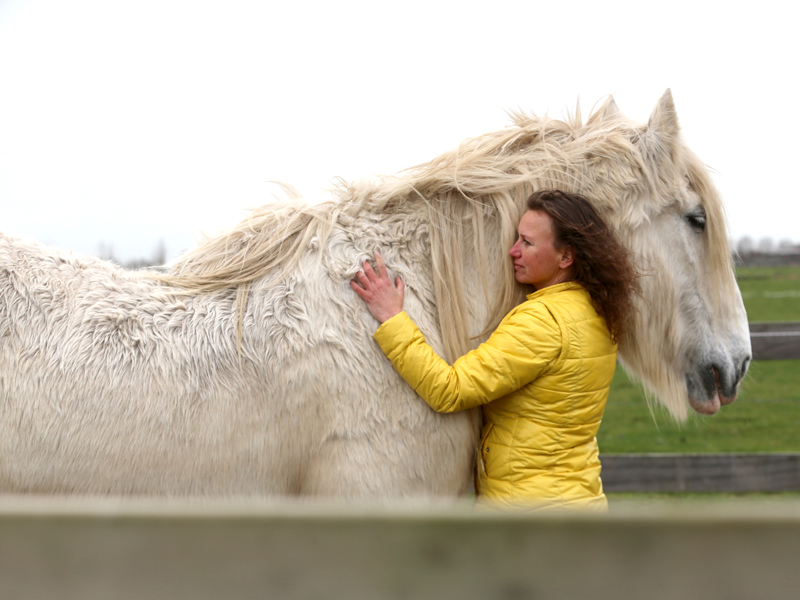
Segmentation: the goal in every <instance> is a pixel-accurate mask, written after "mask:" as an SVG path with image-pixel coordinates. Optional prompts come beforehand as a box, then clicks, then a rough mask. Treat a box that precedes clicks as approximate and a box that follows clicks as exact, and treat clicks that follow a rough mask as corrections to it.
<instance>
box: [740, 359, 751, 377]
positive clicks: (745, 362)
mask: <svg viewBox="0 0 800 600" xmlns="http://www.w3.org/2000/svg"><path fill="white" fill-rule="evenodd" d="M749 366H750V357H749V356H746V357H745V359H744V360H743V361H742V366H741V368H740V369H739V379H741V378H742V377H744V375H745V373H747V367H749Z"/></svg>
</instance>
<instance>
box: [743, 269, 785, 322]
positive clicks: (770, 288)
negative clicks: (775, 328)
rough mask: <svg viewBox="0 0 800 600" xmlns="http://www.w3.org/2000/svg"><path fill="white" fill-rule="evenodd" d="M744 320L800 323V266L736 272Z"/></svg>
mask: <svg viewBox="0 0 800 600" xmlns="http://www.w3.org/2000/svg"><path fill="white" fill-rule="evenodd" d="M736 279H737V281H738V282H739V289H740V290H741V291H742V298H743V299H744V306H745V308H746V309H747V319H748V320H749V321H750V322H751V323H756V322H761V321H800V266H790V267H752V268H746V269H745V268H740V269H737V270H736Z"/></svg>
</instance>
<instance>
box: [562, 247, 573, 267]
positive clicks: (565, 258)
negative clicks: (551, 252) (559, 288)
mask: <svg viewBox="0 0 800 600" xmlns="http://www.w3.org/2000/svg"><path fill="white" fill-rule="evenodd" d="M574 262H575V250H574V249H573V247H572V246H564V249H563V250H562V251H561V262H559V263H558V266H559V267H561V268H562V269H569V268H570V267H571V266H572V263H574Z"/></svg>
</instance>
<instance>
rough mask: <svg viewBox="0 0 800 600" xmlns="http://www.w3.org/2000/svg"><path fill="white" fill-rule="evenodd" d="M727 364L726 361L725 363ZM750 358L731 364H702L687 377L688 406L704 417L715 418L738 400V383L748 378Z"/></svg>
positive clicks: (734, 361)
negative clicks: (717, 413) (714, 415)
mask: <svg viewBox="0 0 800 600" xmlns="http://www.w3.org/2000/svg"><path fill="white" fill-rule="evenodd" d="M726 362H727V361H726ZM749 366H750V355H747V356H743V357H741V358H740V359H739V360H733V361H731V364H717V363H700V364H698V365H696V366H695V368H694V369H692V370H691V371H689V372H688V373H687V374H686V390H687V392H688V393H689V404H690V405H691V407H692V408H693V409H694V410H695V412H697V413H699V414H701V415H713V414H715V413H716V412H717V411H718V410H719V409H720V407H721V406H725V405H726V404H730V403H731V402H733V401H734V400H736V395H737V394H738V392H739V383H740V382H741V381H742V379H743V378H744V376H745V375H746V374H747V368H748V367H749Z"/></svg>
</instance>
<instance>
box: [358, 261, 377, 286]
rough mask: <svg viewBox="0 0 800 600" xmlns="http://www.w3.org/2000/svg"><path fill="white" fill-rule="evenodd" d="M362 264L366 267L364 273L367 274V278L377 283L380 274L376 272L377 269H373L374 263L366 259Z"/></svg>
mask: <svg viewBox="0 0 800 600" xmlns="http://www.w3.org/2000/svg"><path fill="white" fill-rule="evenodd" d="M361 266H362V267H364V274H365V275H366V276H367V278H368V279H369V281H370V282H371V283H375V282H376V281H378V276H377V275H376V274H375V271H374V270H373V269H372V265H371V264H369V262H368V261H366V260H365V261H364V264H363V265H361Z"/></svg>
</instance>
